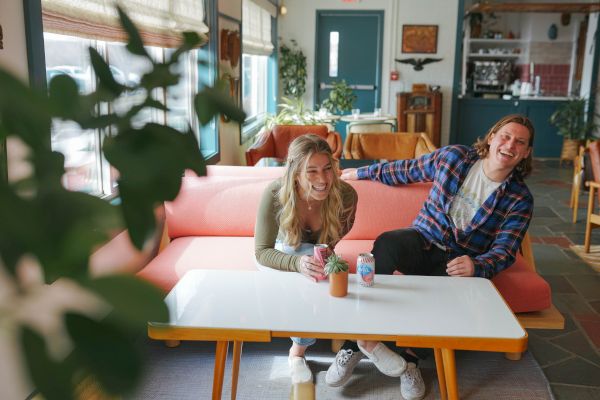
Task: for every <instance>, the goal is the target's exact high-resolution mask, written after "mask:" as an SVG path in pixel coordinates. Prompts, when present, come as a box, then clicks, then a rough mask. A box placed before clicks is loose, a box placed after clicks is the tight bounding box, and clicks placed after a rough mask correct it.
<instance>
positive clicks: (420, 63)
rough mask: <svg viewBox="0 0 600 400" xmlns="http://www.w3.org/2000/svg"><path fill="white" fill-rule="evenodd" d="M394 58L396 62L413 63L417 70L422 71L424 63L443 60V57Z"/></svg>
mask: <svg viewBox="0 0 600 400" xmlns="http://www.w3.org/2000/svg"><path fill="white" fill-rule="evenodd" d="M394 60H396V62H399V63H403V64H410V65H412V66H413V69H414V70H415V71H422V70H423V65H425V64H431V63H434V62H438V61H442V60H443V58H404V59H398V58H395V59H394Z"/></svg>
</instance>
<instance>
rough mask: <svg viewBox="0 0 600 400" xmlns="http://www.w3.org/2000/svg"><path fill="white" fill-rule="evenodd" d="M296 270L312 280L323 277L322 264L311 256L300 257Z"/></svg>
mask: <svg viewBox="0 0 600 400" xmlns="http://www.w3.org/2000/svg"><path fill="white" fill-rule="evenodd" d="M298 272H300V273H301V274H302V275H304V276H305V277H307V278H308V279H310V280H311V281H313V282H316V281H317V280H319V279H323V278H324V277H325V270H324V269H323V266H322V265H321V263H319V262H318V261H317V260H315V258H314V257H313V256H302V257H300V269H299V271H298Z"/></svg>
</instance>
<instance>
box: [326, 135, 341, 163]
mask: <svg viewBox="0 0 600 400" xmlns="http://www.w3.org/2000/svg"><path fill="white" fill-rule="evenodd" d="M327 143H329V147H331V151H332V153H333V158H336V159H338V160H339V159H340V158H341V157H342V136H341V135H340V134H339V132H336V131H331V132H329V134H328V135H327Z"/></svg>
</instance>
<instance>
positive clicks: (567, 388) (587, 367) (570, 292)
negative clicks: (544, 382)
mask: <svg viewBox="0 0 600 400" xmlns="http://www.w3.org/2000/svg"><path fill="white" fill-rule="evenodd" d="M571 176H572V166H571V165H563V166H562V167H560V166H559V164H558V161H554V160H546V161H540V160H536V161H535V164H534V173H533V174H532V175H531V176H530V177H529V178H527V184H528V186H529V188H530V190H531V191H532V193H533V196H534V201H535V209H534V216H533V220H532V222H531V225H530V228H529V232H530V234H531V236H532V242H533V251H534V255H535V260H536V266H537V268H538V272H540V274H541V275H542V276H543V277H544V278H545V279H546V280H547V281H548V283H549V284H550V286H551V287H552V297H553V302H554V305H555V306H556V307H557V308H558V309H559V310H560V311H561V312H562V314H563V315H564V317H565V329H564V330H540V329H530V330H529V349H530V351H531V352H532V354H533V356H534V357H535V358H536V360H537V361H538V362H539V364H540V366H541V367H542V369H543V371H544V373H545V374H546V377H547V378H548V381H549V382H550V386H551V387H552V391H553V393H554V396H555V398H556V399H557V400H562V399H578V400H587V399H600V274H599V273H598V272H595V271H594V270H593V269H592V268H591V267H590V266H588V265H587V264H586V263H584V262H583V261H582V260H581V259H580V258H579V257H578V256H577V255H575V253H573V252H572V251H571V250H570V249H569V246H570V245H571V244H583V238H584V232H585V212H586V210H585V207H587V196H588V193H587V192H582V194H581V197H580V208H579V211H578V222H577V223H576V224H573V223H571V212H572V211H571V209H570V208H569V198H570V190H571V183H570V182H571ZM592 244H600V229H599V230H598V231H597V232H595V233H594V235H593V237H592Z"/></svg>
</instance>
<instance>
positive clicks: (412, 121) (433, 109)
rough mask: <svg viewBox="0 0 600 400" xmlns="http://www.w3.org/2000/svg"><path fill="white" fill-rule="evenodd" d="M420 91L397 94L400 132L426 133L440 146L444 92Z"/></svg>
mask: <svg viewBox="0 0 600 400" xmlns="http://www.w3.org/2000/svg"><path fill="white" fill-rule="evenodd" d="M437 88H438V90H435V91H433V90H430V91H427V89H426V88H425V89H419V90H415V88H414V85H413V91H412V92H402V93H398V94H396V115H397V118H398V124H397V126H398V131H399V132H425V133H426V134H427V135H428V136H429V138H430V139H431V141H432V142H433V143H434V144H435V145H436V146H437V147H439V146H440V141H441V138H440V136H441V132H442V92H440V91H439V86H437ZM432 89H433V87H432Z"/></svg>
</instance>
